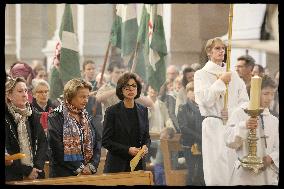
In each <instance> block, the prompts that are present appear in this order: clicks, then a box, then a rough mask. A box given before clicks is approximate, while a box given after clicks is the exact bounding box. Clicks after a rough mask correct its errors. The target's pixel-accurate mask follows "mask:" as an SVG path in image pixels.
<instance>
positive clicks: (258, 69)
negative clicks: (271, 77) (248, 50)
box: [252, 64, 265, 77]
mask: <svg viewBox="0 0 284 189" xmlns="http://www.w3.org/2000/svg"><path fill="white" fill-rule="evenodd" d="M264 74H265V73H264V68H263V67H262V65H259V64H255V65H254V67H253V70H252V76H255V75H258V76H259V77H263V76H264Z"/></svg>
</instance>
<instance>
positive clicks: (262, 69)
mask: <svg viewBox="0 0 284 189" xmlns="http://www.w3.org/2000/svg"><path fill="white" fill-rule="evenodd" d="M254 66H257V67H258V71H259V73H264V68H263V66H262V65H259V64H255V65H254Z"/></svg>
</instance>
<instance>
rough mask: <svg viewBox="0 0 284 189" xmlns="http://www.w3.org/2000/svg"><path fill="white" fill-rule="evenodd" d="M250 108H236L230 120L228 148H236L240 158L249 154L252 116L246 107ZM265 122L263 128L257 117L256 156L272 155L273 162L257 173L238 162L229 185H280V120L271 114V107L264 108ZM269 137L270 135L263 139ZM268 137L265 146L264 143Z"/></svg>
mask: <svg viewBox="0 0 284 189" xmlns="http://www.w3.org/2000/svg"><path fill="white" fill-rule="evenodd" d="M245 108H247V104H244V105H243V106H241V107H240V108H238V109H236V110H235V112H234V114H233V115H232V116H231V118H230V120H229V121H228V124H227V125H228V127H227V130H226V135H225V140H226V144H227V146H228V147H230V148H233V149H235V150H236V152H237V155H238V158H240V159H242V158H243V157H245V156H247V155H248V153H249V152H248V142H247V136H248V133H249V129H247V128H246V121H247V120H248V119H249V116H248V115H247V114H246V113H245V112H244V110H243V109H245ZM262 115H263V122H264V129H263V128H262V123H261V119H260V118H259V119H258V127H257V129H256V137H258V138H259V139H258V140H257V156H258V157H260V158H263V157H264V156H266V155H269V156H270V157H271V158H272V160H273V162H274V163H273V164H272V165H270V166H269V167H267V168H266V170H265V171H259V173H258V174H255V173H253V172H252V171H251V170H248V169H245V168H243V167H242V166H240V161H239V160H236V161H235V166H234V169H233V174H232V177H231V179H230V182H229V184H230V185H277V184H278V172H279V131H278V128H279V121H278V119H277V118H276V117H275V116H273V115H271V114H270V112H269V110H268V109H267V108H266V109H264V112H263V113H262ZM263 136H266V137H268V138H266V139H264V138H261V137H263ZM265 140H266V146H267V147H266V146H265Z"/></svg>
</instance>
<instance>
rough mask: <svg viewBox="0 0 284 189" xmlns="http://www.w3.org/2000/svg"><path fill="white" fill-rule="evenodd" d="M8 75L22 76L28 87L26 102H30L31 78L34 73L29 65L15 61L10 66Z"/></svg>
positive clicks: (31, 98)
mask: <svg viewBox="0 0 284 189" xmlns="http://www.w3.org/2000/svg"><path fill="white" fill-rule="evenodd" d="M10 76H11V77H13V78H16V77H23V78H24V79H25V81H26V85H27V87H28V102H29V103H32V100H33V95H32V80H33V79H34V78H35V73H34V71H33V69H32V67H31V66H29V65H28V64H27V63H25V62H21V61H17V62H15V63H14V64H12V65H11V67H10Z"/></svg>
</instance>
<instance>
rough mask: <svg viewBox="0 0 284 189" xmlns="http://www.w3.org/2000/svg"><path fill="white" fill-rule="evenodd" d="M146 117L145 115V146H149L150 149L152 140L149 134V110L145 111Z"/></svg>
mask: <svg viewBox="0 0 284 189" xmlns="http://www.w3.org/2000/svg"><path fill="white" fill-rule="evenodd" d="M144 115H145V133H144V140H145V142H144V144H145V145H146V146H147V148H150V145H151V139H150V134H149V119H148V109H147V108H145V109H144Z"/></svg>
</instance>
